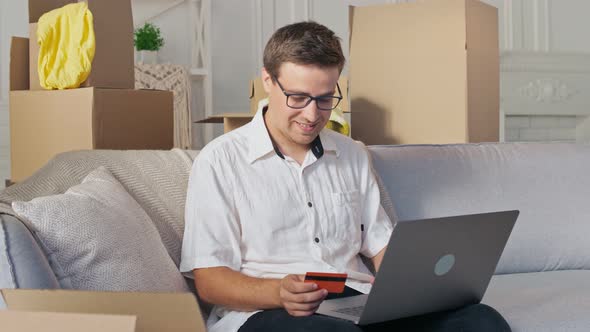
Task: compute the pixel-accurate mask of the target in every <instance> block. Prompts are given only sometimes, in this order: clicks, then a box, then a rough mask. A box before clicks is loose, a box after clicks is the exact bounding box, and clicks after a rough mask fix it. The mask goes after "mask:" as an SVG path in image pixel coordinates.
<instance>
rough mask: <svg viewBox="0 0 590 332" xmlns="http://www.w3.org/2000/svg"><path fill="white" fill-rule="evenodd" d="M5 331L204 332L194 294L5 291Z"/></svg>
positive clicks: (0, 315) (1, 314)
mask: <svg viewBox="0 0 590 332" xmlns="http://www.w3.org/2000/svg"><path fill="white" fill-rule="evenodd" d="M0 294H1V295H2V297H3V298H4V301H5V302H6V306H7V308H8V310H0V327H2V330H6V331H22V332H29V331H31V332H33V331H39V330H43V331H55V332H57V331H60V332H70V331H71V332H74V331H76V332H77V331H90V332H93V331H96V332H98V331H112V332H133V331H137V332H156V331H157V332H160V331H187V332H188V331H190V332H205V331H206V327H205V323H204V321H203V318H202V315H201V311H200V309H199V305H198V304H197V301H196V298H195V296H194V295H193V294H191V293H139V292H90V291H75V290H38V289H35V290H33V289H3V290H1V291H0Z"/></svg>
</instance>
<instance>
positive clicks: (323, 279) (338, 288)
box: [304, 272, 348, 293]
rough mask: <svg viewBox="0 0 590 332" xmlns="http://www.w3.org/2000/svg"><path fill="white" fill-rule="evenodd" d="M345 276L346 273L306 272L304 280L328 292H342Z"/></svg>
mask: <svg viewBox="0 0 590 332" xmlns="http://www.w3.org/2000/svg"><path fill="white" fill-rule="evenodd" d="M347 276H348V275H347V274H346V273H325V272H307V273H306V274H305V280H304V282H311V283H314V284H316V285H318V289H326V290H328V292H329V293H342V292H343V291H344V283H345V282H346V277H347Z"/></svg>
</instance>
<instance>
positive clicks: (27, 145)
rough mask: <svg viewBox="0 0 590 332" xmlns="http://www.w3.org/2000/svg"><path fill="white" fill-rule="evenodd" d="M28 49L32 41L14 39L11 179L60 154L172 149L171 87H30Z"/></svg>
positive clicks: (11, 76) (11, 61)
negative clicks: (30, 88) (73, 151)
mask: <svg viewBox="0 0 590 332" xmlns="http://www.w3.org/2000/svg"><path fill="white" fill-rule="evenodd" d="M28 51H29V41H28V39H26V38H18V37H14V38H13V39H12V44H11V49H10V94H9V109H10V148H11V149H10V151H11V170H12V174H11V180H12V181H14V182H19V181H22V180H23V179H25V178H26V177H28V176H30V175H31V174H33V173H34V172H35V171H36V170H37V169H39V168H40V167H41V166H43V165H44V164H45V163H46V162H47V161H49V160H50V159H51V158H53V157H54V156H55V155H56V154H58V153H61V152H66V151H72V150H88V149H120V150H126V149H136V150H137V149H162V150H168V149H171V148H172V147H173V143H174V142H173V139H174V136H173V130H174V128H173V126H174V124H173V116H174V114H173V94H172V92H171V91H156V90H132V89H105V88H95V87H89V88H80V89H69V90H37V91H31V90H29V75H28V69H29V66H28V64H29V61H28V59H29V57H28Z"/></svg>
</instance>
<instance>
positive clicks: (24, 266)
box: [0, 214, 60, 289]
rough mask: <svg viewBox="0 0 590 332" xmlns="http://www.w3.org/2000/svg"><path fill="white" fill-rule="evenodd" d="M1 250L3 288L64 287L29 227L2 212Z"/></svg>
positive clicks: (1, 285)
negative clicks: (60, 284) (61, 285)
mask: <svg viewBox="0 0 590 332" xmlns="http://www.w3.org/2000/svg"><path fill="white" fill-rule="evenodd" d="M0 250H3V252H0V264H3V265H2V266H3V268H2V269H1V270H0V283H2V284H0V288H39V289H55V288H60V287H59V283H58V281H57V278H56V277H55V274H54V273H53V270H52V269H51V267H50V266H49V262H48V261H47V258H46V257H45V254H44V253H43V251H42V250H41V248H40V247H39V244H38V243H37V241H36V240H35V238H34V237H33V235H32V234H31V232H30V231H29V229H28V228H27V227H25V225H24V224H23V223H22V222H21V221H20V220H18V219H16V218H15V217H13V216H10V215H7V214H0ZM5 266H6V267H7V268H4V267H5Z"/></svg>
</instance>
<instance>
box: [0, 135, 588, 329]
mask: <svg viewBox="0 0 590 332" xmlns="http://www.w3.org/2000/svg"><path fill="white" fill-rule="evenodd" d="M369 151H370V153H371V155H372V158H373V167H374V169H375V170H376V172H377V174H378V175H379V176H380V178H381V181H382V185H383V187H384V189H385V190H386V191H387V192H388V193H389V196H390V198H391V200H392V202H393V205H394V208H395V213H396V214H397V218H398V219H399V220H411V219H420V218H429V217H440V216H450V215H459V214H471V213H480V212H490V211H498V210H512V209H517V210H519V211H520V216H519V218H518V220H517V221H516V224H515V226H514V229H513V231H512V234H511V236H510V238H509V240H508V243H507V245H506V248H505V250H504V252H503V254H502V257H501V259H500V262H499V263H498V265H497V268H496V272H495V275H494V276H493V277H492V280H491V282H490V285H489V287H488V289H487V291H486V293H485V296H484V298H483V300H482V302H483V303H486V304H489V305H491V306H492V307H494V308H496V309H497V310H498V311H499V312H500V313H501V314H502V315H503V316H504V317H505V318H506V319H507V321H508V322H509V324H510V325H511V327H512V328H513V330H514V331H588V330H590V315H589V313H590V240H588V239H587V238H588V236H589V235H590V145H585V144H575V143H485V144H451V145H398V146H370V147H369ZM109 153H115V152H108V151H103V152H98V151H85V152H71V153H67V154H64V155H60V156H58V157H56V158H57V159H61V160H62V162H63V161H64V160H65V162H66V163H67V162H69V163H72V161H73V160H74V161H75V160H77V159H79V160H86V161H87V160H89V159H93V158H94V159H93V160H94V162H93V163H89V165H86V166H82V167H80V166H79V165H77V164H76V163H75V162H74V163H72V165H74V164H76V165H77V166H71V167H73V169H74V170H69V171H68V172H66V173H67V174H66V175H67V177H68V179H69V180H67V181H65V183H62V184H61V185H59V186H54V187H51V188H49V189H46V190H45V193H46V194H56V193H61V192H64V191H65V190H66V189H67V187H68V186H71V185H73V184H75V183H77V182H79V181H80V180H81V179H82V178H83V177H84V176H85V174H87V173H88V172H89V171H90V170H91V169H92V168H94V167H96V166H97V165H103V166H104V167H106V168H107V169H109V170H110V171H111V172H112V174H113V175H114V176H115V177H116V178H118V179H120V178H121V177H122V176H125V175H126V176H129V174H128V173H133V174H132V175H133V176H135V178H134V179H133V181H127V185H126V186H125V187H126V189H127V190H128V191H129V192H130V193H131V194H132V196H133V197H134V198H136V199H137V200H138V201H139V202H140V203H141V205H142V206H144V207H146V206H147V205H150V204H152V205H153V204H158V203H157V201H158V199H155V200H152V201H150V202H146V201H144V202H141V200H142V197H143V196H145V195H142V193H141V192H139V191H142V190H156V191H158V190H160V188H166V187H168V188H169V190H170V191H171V192H170V193H165V194H164V195H161V196H160V197H161V198H162V199H167V200H170V197H173V199H172V201H175V202H174V203H169V204H168V205H167V209H168V210H178V209H182V208H183V207H184V205H183V204H184V202H183V198H184V197H183V196H182V191H183V190H186V183H185V182H186V180H187V178H188V173H189V171H190V163H191V160H192V159H191V158H194V157H195V156H196V155H197V152H191V153H188V154H187V156H188V157H186V158H185V159H186V160H185V161H183V162H182V163H181V164H182V166H178V167H175V168H173V169H170V167H169V165H167V164H166V162H165V159H166V158H168V156H169V155H167V154H165V152H161V153H160V154H159V155H158V157H157V158H152V159H153V160H155V162H160V163H161V165H159V166H158V167H152V168H150V167H148V166H146V165H144V166H143V167H142V168H137V169H134V170H133V171H132V172H128V173H125V172H124V171H122V170H124V169H126V168H129V167H131V168H133V167H136V165H135V164H134V163H133V162H131V161H132V160H133V158H139V157H141V155H139V154H137V152H116V153H117V154H118V156H119V157H122V158H123V159H125V158H126V159H125V160H126V163H122V164H117V161H116V160H115V162H114V163H113V162H106V160H107V159H108V160H109V161H112V160H111V159H113V158H110V157H109V158H106V157H104V156H105V155H108V154H109ZM133 153H136V154H137V155H133ZM98 154H103V157H100V158H96V157H95V156H96V155H98ZM114 159H117V158H114ZM119 159H120V158H119ZM148 159H149V158H148ZM143 163H144V164H145V163H146V162H145V161H143ZM57 164H59V162H57V161H55V160H54V161H52V162H50V165H53V166H52V167H53V168H56V166H55V165H57ZM148 164H149V161H148ZM122 165H123V166H122ZM46 167H47V166H46ZM58 168H59V169H63V168H64V167H63V165H62V166H60V167H58ZM164 168H165V169H164ZM159 169H164V170H163V171H162V172H169V173H170V174H174V178H173V179H169V180H166V179H164V180H161V181H159V182H157V186H149V187H142V186H141V183H142V181H145V182H153V179H151V178H150V176H146V174H148V173H150V172H151V174H154V173H157V172H158V171H159ZM142 172H143V173H145V174H142ZM39 173H40V174H41V175H39ZM48 173H51V172H47V170H43V169H42V170H41V171H39V172H38V174H35V175H34V176H33V177H32V178H30V179H28V180H26V181H24V182H23V183H20V184H16V185H14V186H12V187H9V188H7V189H6V190H4V192H2V193H0V203H4V204H5V205H6V204H7V203H10V202H9V201H8V200H9V198H10V197H11V195H13V196H14V193H15V192H16V191H18V190H19V186H29V189H30V188H38V187H39V185H38V184H35V183H39V182H43V177H44V175H43V174H48ZM62 173H63V171H62ZM170 183H174V184H175V186H176V187H175V186H172V185H170ZM129 184H130V185H129ZM13 187H14V188H13ZM8 191H10V192H8ZM7 192H8V194H11V195H8V194H7ZM172 192H174V193H175V194H171V193H172ZM148 196H149V195H148ZM156 198H157V197H156ZM147 209H148V210H149V209H150V207H149V206H147ZM152 210H153V209H152ZM160 210H162V207H161V206H160ZM164 210H166V209H163V210H162V211H164ZM167 213H168V215H169V217H170V218H168V219H167V220H171V221H172V222H174V223H176V224H177V226H176V228H177V231H176V233H178V225H182V212H181V211H172V212H171V211H168V212H167ZM148 215H150V216H152V217H154V216H156V214H155V213H154V212H153V211H152V212H151V213H148ZM0 217H1V220H0V226H1V227H0V288H59V287H61V286H62V285H61V284H60V282H59V281H58V280H57V278H56V271H54V270H53V269H52V267H51V264H50V263H49V262H48V258H47V253H46V251H45V250H44V248H42V247H41V246H39V241H38V238H37V237H36V236H35V234H33V233H34V232H32V231H31V230H30V227H27V225H26V222H25V221H23V220H22V218H16V217H15V214H14V213H11V211H10V210H9V209H5V210H4V213H3V214H1V215H0ZM156 217H157V216H156ZM154 218H155V217H154ZM164 219H166V218H164ZM160 228H161V227H160ZM160 228H158V231H159V232H160V235H161V236H162V234H163V233H162V232H161V230H160ZM172 233H174V232H172ZM181 233H182V231H181V230H180V234H176V235H174V236H172V237H170V236H168V238H167V241H166V242H171V241H172V242H174V241H180V239H181V236H182V234H181ZM179 237H180V238H179ZM178 245H179V243H175V244H174V245H168V246H166V249H167V250H168V254H169V255H170V256H171V257H172V258H173V259H172V260H173V261H174V262H175V263H178V258H179V257H173V256H175V255H178V254H179V253H178V252H177V249H176V248H177V247H178ZM416 247H417V250H419V247H420V243H417V244H416ZM187 284H191V283H190V281H188V283H187Z"/></svg>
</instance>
